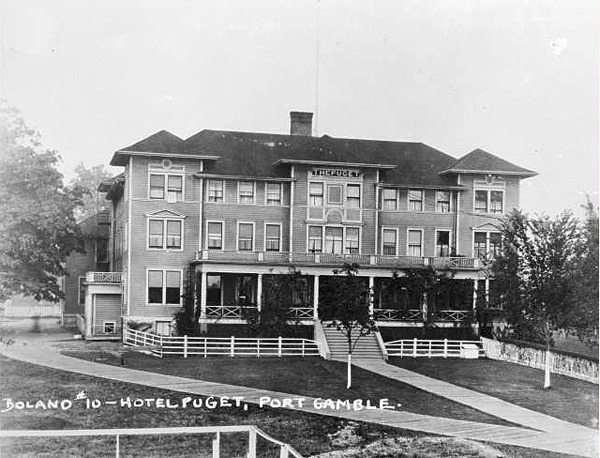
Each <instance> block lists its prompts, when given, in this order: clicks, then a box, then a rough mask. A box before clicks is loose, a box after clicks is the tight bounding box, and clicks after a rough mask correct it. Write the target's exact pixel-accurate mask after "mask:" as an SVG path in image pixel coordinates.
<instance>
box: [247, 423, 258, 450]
mask: <svg viewBox="0 0 600 458" xmlns="http://www.w3.org/2000/svg"><path fill="white" fill-rule="evenodd" d="M248 458H256V430H255V429H254V426H250V429H249V430H248Z"/></svg>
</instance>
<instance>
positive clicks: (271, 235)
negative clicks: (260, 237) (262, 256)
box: [265, 224, 281, 251]
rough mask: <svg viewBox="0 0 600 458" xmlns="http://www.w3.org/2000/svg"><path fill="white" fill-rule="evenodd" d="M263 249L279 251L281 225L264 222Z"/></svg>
mask: <svg viewBox="0 0 600 458" xmlns="http://www.w3.org/2000/svg"><path fill="white" fill-rule="evenodd" d="M265 251H281V226H280V225H279V224H265Z"/></svg>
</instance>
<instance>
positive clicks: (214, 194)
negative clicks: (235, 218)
mask: <svg viewBox="0 0 600 458" xmlns="http://www.w3.org/2000/svg"><path fill="white" fill-rule="evenodd" d="M207 200H208V202H214V203H223V181H222V180H209V181H208V199H207Z"/></svg>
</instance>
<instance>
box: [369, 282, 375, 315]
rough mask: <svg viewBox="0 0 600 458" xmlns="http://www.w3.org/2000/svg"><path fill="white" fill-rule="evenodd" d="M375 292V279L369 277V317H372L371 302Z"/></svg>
mask: <svg viewBox="0 0 600 458" xmlns="http://www.w3.org/2000/svg"><path fill="white" fill-rule="evenodd" d="M374 291H375V277H369V315H371V316H373V302H374V299H375V298H374V297H373V295H374Z"/></svg>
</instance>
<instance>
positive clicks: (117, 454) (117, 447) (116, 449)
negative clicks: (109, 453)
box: [115, 434, 121, 458]
mask: <svg viewBox="0 0 600 458" xmlns="http://www.w3.org/2000/svg"><path fill="white" fill-rule="evenodd" d="M119 449H120V444H119V435H118V434H117V441H116V443H115V457H116V458H119V456H121V451H120V450H119Z"/></svg>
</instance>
